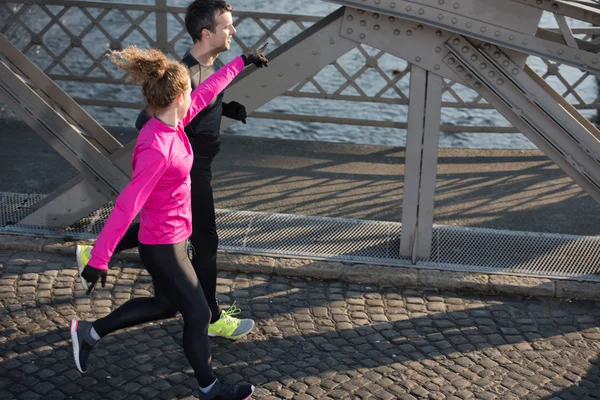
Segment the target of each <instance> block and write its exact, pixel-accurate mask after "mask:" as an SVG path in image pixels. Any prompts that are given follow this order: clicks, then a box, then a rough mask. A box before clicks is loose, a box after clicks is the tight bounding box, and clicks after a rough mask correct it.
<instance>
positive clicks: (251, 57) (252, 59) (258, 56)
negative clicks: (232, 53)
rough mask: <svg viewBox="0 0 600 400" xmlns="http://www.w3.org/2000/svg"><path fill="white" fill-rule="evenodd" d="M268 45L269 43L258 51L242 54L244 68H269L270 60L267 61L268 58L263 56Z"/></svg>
mask: <svg viewBox="0 0 600 400" xmlns="http://www.w3.org/2000/svg"><path fill="white" fill-rule="evenodd" d="M268 45H269V43H265V45H264V46H263V47H261V48H260V49H258V50H254V51H252V52H250V53H248V54H242V58H243V59H244V66H248V65H250V64H254V65H256V66H257V67H258V68H262V67H268V65H267V63H268V62H269V60H267V58H266V57H265V56H263V53H264V52H265V50H266V49H267V46H268Z"/></svg>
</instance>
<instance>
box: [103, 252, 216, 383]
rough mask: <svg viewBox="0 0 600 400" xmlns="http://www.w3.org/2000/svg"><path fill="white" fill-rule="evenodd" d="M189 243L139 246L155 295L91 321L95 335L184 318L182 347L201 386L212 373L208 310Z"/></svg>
mask: <svg viewBox="0 0 600 400" xmlns="http://www.w3.org/2000/svg"><path fill="white" fill-rule="evenodd" d="M187 245H188V242H187V240H186V241H183V242H180V243H177V244H165V245H144V244H141V243H140V245H139V252H140V258H141V260H142V263H143V264H144V267H145V268H146V270H148V272H149V273H150V275H151V276H152V284H153V285H154V297H145V298H135V299H131V300H129V301H128V302H126V303H124V304H123V305H121V306H120V307H119V308H117V309H116V310H114V311H113V312H111V313H110V314H109V315H107V316H106V317H104V318H101V319H99V320H97V321H95V322H94V324H93V326H94V328H95V329H96V332H98V335H100V336H101V337H102V336H106V335H108V334H109V333H112V332H114V331H117V330H119V329H124V328H129V327H132V326H136V325H139V324H143V323H145V322H151V321H157V320H160V319H165V318H171V317H174V316H175V314H176V313H177V311H179V312H180V313H181V315H182V317H183V323H184V328H183V350H184V352H185V356H186V357H187V359H188V361H189V362H190V364H191V366H192V368H193V369H194V372H195V374H196V379H197V380H198V384H199V385H200V387H206V386H209V385H210V384H211V383H213V382H214V380H215V376H214V374H213V372H212V367H211V355H210V345H209V342H208V324H209V323H210V317H211V312H210V309H209V307H208V304H207V303H206V299H205V297H204V291H203V290H202V286H201V285H200V282H199V281H198V277H197V275H196V272H195V271H194V268H193V267H192V264H191V263H190V260H189V258H188V253H187Z"/></svg>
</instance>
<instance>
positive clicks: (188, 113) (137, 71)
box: [70, 46, 267, 400]
mask: <svg viewBox="0 0 600 400" xmlns="http://www.w3.org/2000/svg"><path fill="white" fill-rule="evenodd" d="M263 51H264V48H263V49H260V50H258V51H256V52H252V53H248V54H246V55H242V56H240V57H236V58H235V59H234V60H233V61H231V62H230V63H228V64H227V65H225V66H224V67H223V68H221V69H220V70H219V71H217V72H216V73H215V74H213V75H212V76H211V77H209V78H208V79H206V80H205V81H204V82H202V84H200V85H199V86H198V87H197V88H196V89H195V90H194V91H193V92H192V91H191V86H190V77H189V73H188V70H187V68H186V67H185V66H184V65H182V64H180V63H177V62H175V61H171V60H169V59H168V58H167V57H166V56H165V55H164V54H163V53H161V52H160V51H158V50H154V49H153V50H141V49H139V48H137V47H135V46H130V47H128V48H126V49H125V50H123V51H119V52H114V53H113V62H114V63H115V64H116V65H117V66H119V67H120V68H121V69H123V70H125V71H126V72H128V73H129V75H130V80H131V81H132V82H133V83H136V84H141V85H142V93H143V95H144V98H145V100H146V103H147V106H148V109H149V110H150V111H151V112H152V114H153V117H152V119H151V120H150V121H148V123H146V124H145V125H144V127H143V129H142V130H141V131H140V133H139V136H138V138H137V141H136V145H135V148H134V150H133V158H132V166H133V173H132V178H131V182H130V183H129V184H128V185H127V186H126V187H125V188H124V189H123V191H122V192H121V194H120V195H119V197H118V198H117V200H116V202H115V207H114V210H113V211H112V213H111V215H110V217H109V218H108V220H107V221H106V224H105V225H104V228H103V229H102V232H100V235H99V236H98V240H97V241H96V243H95V245H94V248H93V250H92V251H91V255H92V257H91V259H90V260H89V262H88V264H87V266H86V267H85V268H84V270H83V273H82V277H83V278H84V279H85V280H86V281H87V282H89V283H90V286H89V289H88V293H89V292H90V291H91V290H92V289H93V288H94V286H95V285H96V284H97V282H98V281H99V280H100V281H101V283H102V286H104V285H105V283H106V276H107V271H108V260H109V259H110V257H111V256H112V254H113V252H114V249H115V247H116V245H117V243H118V242H119V240H120V239H121V238H122V237H123V235H124V233H125V231H126V230H127V228H128V227H129V225H130V224H131V222H132V221H133V219H134V217H135V216H136V215H137V214H138V212H139V213H140V231H139V242H140V244H139V254H140V258H141V260H142V263H143V264H144V266H145V268H146V269H147V270H148V272H149V273H150V275H151V277H152V283H153V286H154V292H155V293H154V297H147V298H135V299H132V300H129V301H128V302H126V303H125V304H123V305H122V306H120V307H119V308H118V309H116V310H114V311H113V312H112V313H110V314H109V315H107V316H106V317H104V318H101V319H98V320H96V321H94V322H93V323H90V322H86V321H77V320H72V321H71V324H70V331H71V338H72V340H73V355H74V358H75V363H76V365H77V369H78V370H79V371H80V372H82V373H83V372H85V371H86V369H87V359H88V357H89V355H90V352H91V350H92V348H93V346H94V345H95V344H96V343H97V342H98V340H100V338H102V337H103V336H106V335H108V334H109V333H111V332H114V331H116V330H119V329H123V328H128V327H132V326H135V325H139V324H142V323H145V322H150V321H156V320H160V319H165V318H171V317H173V316H174V315H175V313H176V312H177V311H179V312H180V313H181V314H182V317H183V320H184V330H183V349H184V352H185V355H186V357H187V359H188V360H189V362H190V364H191V366H192V368H193V370H194V373H195V375H196V379H197V380H198V383H199V385H200V394H199V397H200V399H201V400H205V399H206V400H208V399H223V400H225V399H231V400H234V399H247V398H249V397H250V396H251V395H252V392H253V391H254V387H253V386H251V385H226V384H222V383H221V382H220V381H219V380H218V379H217V378H216V377H215V375H214V374H213V371H212V367H211V361H210V358H211V356H210V347H209V342H208V336H207V328H208V324H209V322H210V318H211V315H210V309H209V307H208V304H207V302H206V299H205V296H204V293H203V291H202V286H201V285H200V283H199V282H198V277H197V276H196V273H195V272H194V269H193V267H192V265H191V263H190V260H189V258H188V255H187V243H188V238H189V236H190V234H191V210H190V177H189V174H190V169H191V167H192V163H193V154H192V149H191V146H190V142H189V140H188V138H187V136H186V135H185V132H184V127H185V126H186V125H187V124H188V123H189V122H190V121H191V120H192V119H193V118H194V117H195V116H196V115H197V114H198V112H200V111H201V110H202V109H203V108H205V107H206V106H207V105H208V104H209V103H210V102H211V101H212V99H213V98H214V97H215V96H216V95H217V94H218V93H219V92H221V91H222V90H223V89H224V88H225V87H226V86H227V85H228V84H229V83H230V82H231V81H232V80H233V78H234V77H235V76H236V75H237V74H238V73H239V72H240V71H241V70H242V69H243V68H244V66H246V65H249V64H255V65H257V66H259V67H262V66H264V65H266V63H267V60H266V58H264V57H263V55H262V53H263Z"/></svg>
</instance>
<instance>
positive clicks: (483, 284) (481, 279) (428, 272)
mask: <svg viewBox="0 0 600 400" xmlns="http://www.w3.org/2000/svg"><path fill="white" fill-rule="evenodd" d="M419 284H420V285H421V286H426V287H435V288H439V289H457V290H475V291H479V292H486V291H488V290H489V277H488V276H487V275H485V274H479V273H471V272H456V271H441V270H434V269H425V268H424V269H420V270H419Z"/></svg>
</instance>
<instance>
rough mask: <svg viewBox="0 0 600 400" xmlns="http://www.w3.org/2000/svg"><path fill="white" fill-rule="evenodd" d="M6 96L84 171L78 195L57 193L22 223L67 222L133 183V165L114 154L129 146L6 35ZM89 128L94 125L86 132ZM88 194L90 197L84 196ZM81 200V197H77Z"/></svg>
mask: <svg viewBox="0 0 600 400" xmlns="http://www.w3.org/2000/svg"><path fill="white" fill-rule="evenodd" d="M0 44H2V47H0V49H1V50H0V98H1V99H2V100H3V101H4V102H6V103H7V104H8V105H9V106H10V108H11V109H12V110H13V111H14V112H15V114H17V115H18V116H20V117H21V119H23V120H24V121H25V122H26V123H27V124H28V125H29V126H31V127H32V128H33V129H34V130H36V132H38V134H39V135H40V136H41V137H42V138H43V139H44V140H46V141H47V142H48V144H50V146H51V147H52V148H54V150H56V151H57V152H58V153H59V154H60V155H61V156H63V157H64V158H65V159H66V160H67V161H69V163H71V165H73V166H74V167H75V168H76V169H78V170H79V171H80V172H81V173H82V174H83V175H82V178H80V180H81V181H85V182H86V184H85V185H84V186H82V187H81V188H80V189H79V190H76V191H75V195H73V196H67V197H66V198H65V197H64V196H63V197H62V198H61V199H59V200H58V201H56V202H53V200H54V199H56V198H59V197H60V196H61V193H62V191H63V190H64V188H63V189H59V190H58V191H55V192H54V193H52V194H51V195H50V196H48V197H47V198H46V199H45V201H43V202H42V203H40V204H36V206H35V207H36V211H34V212H33V213H32V214H30V215H28V216H27V217H26V218H24V219H23V220H22V221H19V224H21V225H34V226H63V225H68V224H70V223H73V222H76V221H77V220H79V219H81V218H82V217H84V216H86V215H87V212H88V211H87V210H88V209H89V207H88V206H87V205H86V204H85V203H86V201H87V200H88V199H96V201H97V202H102V204H104V203H106V199H107V198H112V197H114V196H115V195H116V193H118V192H119V191H120V190H122V188H123V187H125V185H126V184H127V183H128V182H129V175H128V174H127V172H124V171H127V169H123V168H120V167H119V166H118V165H115V163H114V162H113V161H112V160H110V159H109V158H108V157H109V156H110V155H111V154H117V153H119V152H120V151H121V150H122V149H123V146H121V144H120V143H119V142H118V141H117V140H116V139H114V138H113V137H112V135H110V134H109V133H108V132H106V131H105V130H104V128H102V127H101V126H100V125H99V124H98V123H97V122H96V121H95V120H94V119H92V118H91V117H90V116H89V115H88V114H87V113H86V112H85V111H84V110H83V109H81V107H79V105H77V103H75V102H74V101H73V100H72V99H71V98H70V97H69V96H68V95H67V94H66V93H64V92H63V91H62V90H61V89H60V88H59V87H58V86H57V85H56V84H55V83H54V82H52V81H51V80H50V79H49V78H48V77H47V76H46V75H45V74H44V73H43V72H41V71H40V70H39V69H38V68H37V67H36V66H35V65H34V64H33V63H32V62H31V61H30V60H29V59H27V58H26V57H25V56H24V55H23V54H21V53H20V52H19V51H18V49H16V48H15V47H14V46H13V45H12V44H11V43H10V42H8V41H7V40H6V38H4V36H2V35H0ZM84 127H86V128H87V129H89V131H87V130H85V129H84ZM82 197H84V198H85V199H86V201H83V202H82V200H81V198H82ZM76 199H78V200H76Z"/></svg>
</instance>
